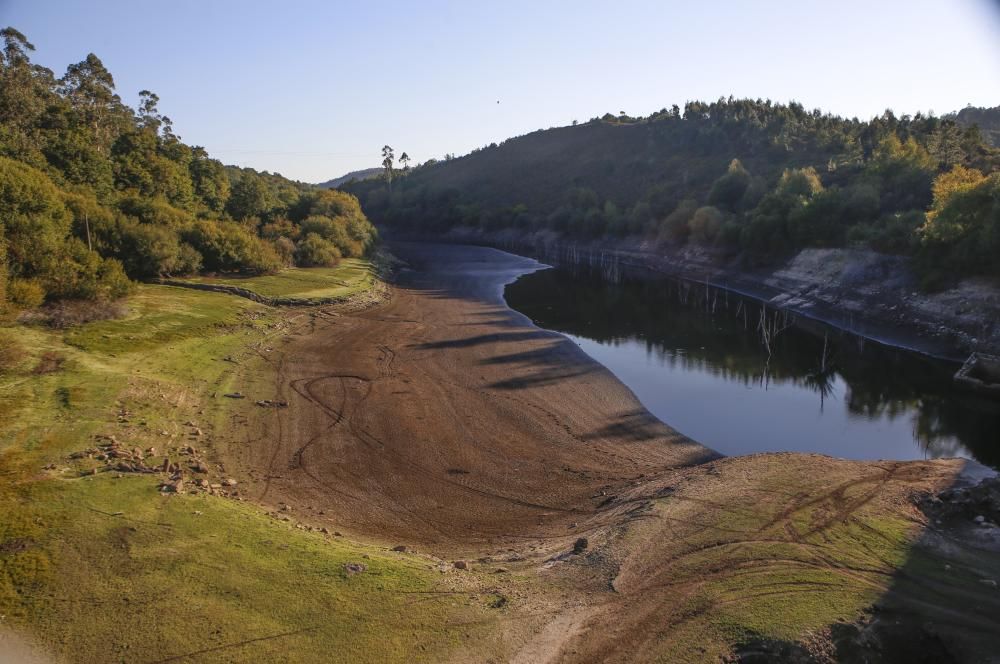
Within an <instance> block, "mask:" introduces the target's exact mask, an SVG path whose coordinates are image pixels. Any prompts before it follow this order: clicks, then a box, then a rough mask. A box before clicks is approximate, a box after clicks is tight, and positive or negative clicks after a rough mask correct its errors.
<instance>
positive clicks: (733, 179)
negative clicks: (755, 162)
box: [708, 159, 750, 211]
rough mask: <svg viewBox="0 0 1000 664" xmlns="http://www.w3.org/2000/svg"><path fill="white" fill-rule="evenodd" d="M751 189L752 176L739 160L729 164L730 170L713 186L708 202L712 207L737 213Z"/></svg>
mask: <svg viewBox="0 0 1000 664" xmlns="http://www.w3.org/2000/svg"><path fill="white" fill-rule="evenodd" d="M749 187H750V174H749V173H748V172H747V169H745V168H743V164H741V163H740V160H739V159H733V160H732V161H731V162H730V163H729V169H728V170H727V171H726V173H725V175H723V176H722V177H720V178H719V179H718V180H716V181H715V183H714V184H713V185H712V189H711V191H709V192H708V202H709V203H711V204H712V205H716V206H720V207H723V208H725V209H727V210H733V211H736V210H738V209H739V207H740V202H741V201H742V200H743V195H744V194H746V191H747V189H748V188H749Z"/></svg>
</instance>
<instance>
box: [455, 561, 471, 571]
mask: <svg viewBox="0 0 1000 664" xmlns="http://www.w3.org/2000/svg"><path fill="white" fill-rule="evenodd" d="M452 566H453V567H454V568H455V569H469V563H467V562H465V561H464V560H456V561H455V562H453V563H452Z"/></svg>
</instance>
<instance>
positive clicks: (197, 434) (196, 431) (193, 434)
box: [191, 427, 205, 436]
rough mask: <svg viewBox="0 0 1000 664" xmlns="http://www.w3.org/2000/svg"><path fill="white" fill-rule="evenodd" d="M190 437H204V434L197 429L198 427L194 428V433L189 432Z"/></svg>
mask: <svg viewBox="0 0 1000 664" xmlns="http://www.w3.org/2000/svg"><path fill="white" fill-rule="evenodd" d="M191 435H192V436H204V435H205V434H204V432H203V431H202V430H201V429H199V428H198V427H195V428H194V431H192V432H191Z"/></svg>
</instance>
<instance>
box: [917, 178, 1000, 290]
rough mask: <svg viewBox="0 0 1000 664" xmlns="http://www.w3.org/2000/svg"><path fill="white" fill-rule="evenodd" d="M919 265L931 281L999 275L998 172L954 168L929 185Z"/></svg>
mask: <svg viewBox="0 0 1000 664" xmlns="http://www.w3.org/2000/svg"><path fill="white" fill-rule="evenodd" d="M920 240H921V242H920V254H919V258H920V260H921V262H922V263H923V264H924V265H925V266H928V271H930V270H933V274H932V275H931V277H932V278H933V279H935V280H940V279H942V278H947V277H949V276H962V275H966V274H992V275H1000V262H998V261H997V258H996V257H997V255H998V254H1000V173H993V174H992V175H989V176H983V175H982V174H981V173H980V172H979V171H976V170H971V169H965V168H963V167H961V166H956V167H955V168H953V169H952V170H951V171H949V172H947V173H944V174H942V175H940V176H939V177H938V178H937V179H936V180H935V182H934V204H933V207H932V208H931V210H930V212H928V213H927V220H926V223H925V224H924V225H923V226H922V227H921V228H920Z"/></svg>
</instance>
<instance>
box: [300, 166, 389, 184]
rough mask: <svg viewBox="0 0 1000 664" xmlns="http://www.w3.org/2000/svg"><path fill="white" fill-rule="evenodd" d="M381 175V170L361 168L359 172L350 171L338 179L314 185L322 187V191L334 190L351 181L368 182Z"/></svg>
mask: <svg viewBox="0 0 1000 664" xmlns="http://www.w3.org/2000/svg"><path fill="white" fill-rule="evenodd" d="M381 174H382V169H381V168H362V169H361V170H360V171H351V172H350V173H345V174H344V175H341V176H340V177H339V178H333V179H332V180H327V181H326V182H321V183H320V184H318V185H316V186H317V187H322V188H323V189H334V188H336V187H339V186H340V185H342V184H345V183H347V182H350V181H351V180H368V179H371V178H377V177H378V176H380V175H381Z"/></svg>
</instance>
